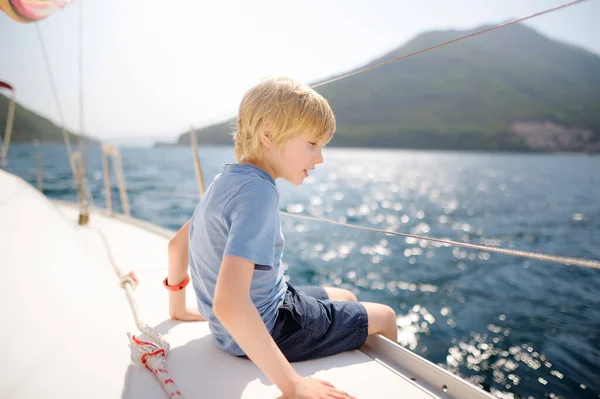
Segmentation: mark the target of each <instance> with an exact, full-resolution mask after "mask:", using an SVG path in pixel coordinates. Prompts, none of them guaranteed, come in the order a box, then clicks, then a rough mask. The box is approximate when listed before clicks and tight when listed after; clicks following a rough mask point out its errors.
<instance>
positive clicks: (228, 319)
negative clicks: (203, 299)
mask: <svg viewBox="0 0 600 399" xmlns="http://www.w3.org/2000/svg"><path fill="white" fill-rule="evenodd" d="M253 272H254V264H253V263H252V262H250V261H249V260H247V259H244V258H240V257H237V256H225V257H224V258H223V263H222V265H221V270H220V271H219V276H218V277H217V285H216V287H215V297H214V301H213V311H214V313H215V316H216V317H217V318H218V319H219V321H220V322H221V323H222V324H223V326H224V327H225V328H226V329H227V331H228V332H229V333H230V334H231V336H232V337H233V339H234V340H235V342H236V343H237V344H238V345H239V346H240V348H242V350H243V351H244V352H245V353H246V355H247V356H248V357H249V358H250V360H252V361H253V362H254V364H256V366H258V368H260V369H261V370H262V372H263V373H265V375H266V376H267V377H269V379H270V380H271V381H273V383H274V384H275V385H277V387H278V388H279V389H280V390H281V392H282V393H283V397H284V398H305V397H306V398H308V397H311V398H312V397H323V398H342V397H351V396H347V395H346V394H345V393H343V392H341V391H338V390H337V389H335V388H334V387H333V385H331V384H330V383H328V382H325V381H320V380H314V379H306V378H303V377H301V376H300V375H298V374H297V373H296V371H295V370H294V369H293V368H292V366H291V365H290V363H289V362H288V360H287V359H286V358H285V356H284V355H283V353H281V350H280V349H279V347H278V346H277V344H276V343H275V341H274V340H273V338H272V337H271V334H270V333H269V331H268V330H267V327H266V326H265V323H264V322H263V320H262V318H261V317H260V314H259V313H258V310H257V309H256V307H255V306H254V304H253V303H252V300H251V299H250V283H251V281H252V274H253ZM313 395H314V396H313Z"/></svg>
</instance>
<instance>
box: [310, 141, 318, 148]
mask: <svg viewBox="0 0 600 399" xmlns="http://www.w3.org/2000/svg"><path fill="white" fill-rule="evenodd" d="M309 144H310V145H312V146H313V147H314V146H316V145H317V143H313V142H309Z"/></svg>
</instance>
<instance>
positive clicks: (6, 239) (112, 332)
mask: <svg viewBox="0 0 600 399" xmlns="http://www.w3.org/2000/svg"><path fill="white" fill-rule="evenodd" d="M76 221H77V208H76V206H75V205H73V204H69V203H64V202H59V201H50V200H49V199H48V198H46V197H44V196H43V195H41V194H40V193H39V192H38V191H37V190H35V189H34V188H33V187H31V186H30V185H29V184H27V183H26V182H24V181H23V180H22V179H20V178H18V177H16V176H13V175H10V174H8V173H6V172H4V171H1V170H0V281H2V282H3V284H4V287H3V289H2V290H0V320H2V328H1V329H0V342H2V343H3V344H4V345H3V346H4V348H3V351H2V352H3V353H2V355H1V356H0V375H2V378H0V397H7V398H8V397H10V398H41V397H44V398H83V397H85V398H117V397H121V398H149V399H151V398H161V399H162V398H165V397H167V395H166V394H165V392H164V391H163V389H162V387H161V385H160V384H159V382H158V381H157V380H156V379H155V377H154V376H153V375H152V374H151V373H150V372H149V371H148V370H146V369H145V368H144V367H143V366H142V365H141V364H140V362H139V356H137V351H136V350H135V348H133V351H132V349H131V348H130V341H129V338H128V333H130V334H132V335H139V332H138V330H137V328H136V326H135V323H134V320H133V317H132V315H131V311H130V308H129V304H128V302H127V299H126V296H125V294H124V291H123V290H122V289H121V288H120V286H119V280H118V278H117V276H116V274H115V272H114V270H113V268H112V266H111V264H110V262H109V260H108V257H107V252H106V248H105V245H104V243H103V241H102V239H101V237H100V235H99V234H98V233H97V231H96V229H98V230H101V231H102V232H103V233H104V235H105V236H106V238H107V240H108V245H109V247H110V249H111V251H112V253H113V256H114V258H115V260H116V263H117V264H118V265H119V267H120V268H121V269H122V270H124V271H130V270H133V271H135V273H136V274H137V277H138V279H139V281H140V284H139V286H138V288H137V290H136V291H135V297H136V301H137V303H138V305H139V309H140V311H141V314H142V317H143V319H144V321H145V322H146V323H147V324H148V325H149V326H150V327H152V328H153V329H154V330H155V331H156V332H158V333H160V334H162V335H163V337H164V338H165V339H166V340H167V341H168V342H169V343H170V345H171V351H170V352H169V354H168V371H169V374H170V376H171V378H173V380H174V381H175V383H176V384H177V387H178V388H179V390H180V391H181V392H182V394H183V396H184V397H188V398H211V399H212V398H223V399H227V398H276V397H278V396H279V395H280V392H279V390H278V389H277V387H276V386H274V385H273V384H272V383H271V382H270V381H269V380H268V378H266V377H265V376H264V375H263V374H262V372H261V371H260V370H259V369H258V368H257V367H256V366H254V364H253V363H252V362H251V361H250V360H246V359H239V358H236V357H233V356H230V355H227V354H225V353H223V352H222V351H220V350H219V349H218V348H217V347H216V346H215V345H214V343H213V340H212V337H211V335H210V332H209V329H208V325H207V324H206V323H205V322H187V323H186V322H178V321H174V320H171V319H170V318H169V315H168V292H167V291H166V290H165V289H164V288H163V287H162V280H163V279H164V277H165V276H166V270H167V269H166V268H167V243H168V240H169V238H170V237H172V235H173V234H174V232H172V231H169V230H166V229H163V228H160V227H157V226H154V225H151V224H149V223H145V222H141V221H139V220H135V219H132V218H127V217H125V216H122V215H117V216H114V217H111V216H108V215H107V214H106V213H105V212H104V211H102V210H94V211H93V212H92V214H91V217H90V226H89V227H81V226H79V225H77V222H76ZM190 287H191V286H190ZM187 300H188V304H189V305H190V306H195V297H194V293H193V290H192V289H188V290H187ZM141 338H142V339H147V337H146V336H144V335H142V336H141ZM132 354H133V356H132ZM293 367H294V368H295V369H296V370H297V372H298V373H299V374H301V375H304V376H314V377H317V378H321V379H325V380H328V381H330V382H332V383H333V384H334V385H335V386H337V387H338V388H340V389H343V390H345V391H347V392H350V393H352V394H353V395H354V396H356V397H357V398H395V397H398V398H411V399H413V398H414V399H421V398H461V399H463V398H466V399H468V398H491V397H492V396H491V395H489V394H488V393H486V392H484V391H482V390H480V389H478V388H475V387H474V386H472V385H470V384H468V383H467V382H465V381H464V380H462V379H460V378H458V377H456V376H454V375H452V374H450V373H448V372H446V371H445V370H442V369H441V368H439V367H437V366H435V365H433V364H431V363H430V362H428V361H426V360H424V359H422V358H420V357H419V356H417V355H415V354H413V353H412V352H410V351H408V350H406V349H404V348H402V347H400V346H399V345H397V344H396V343H392V342H390V341H388V340H386V339H385V338H382V337H380V336H376V337H370V338H369V340H368V341H367V344H365V346H364V347H363V348H362V349H361V350H360V351H352V352H345V353H342V354H339V355H336V356H331V357H327V358H323V359H318V360H312V361H306V362H297V363H293Z"/></svg>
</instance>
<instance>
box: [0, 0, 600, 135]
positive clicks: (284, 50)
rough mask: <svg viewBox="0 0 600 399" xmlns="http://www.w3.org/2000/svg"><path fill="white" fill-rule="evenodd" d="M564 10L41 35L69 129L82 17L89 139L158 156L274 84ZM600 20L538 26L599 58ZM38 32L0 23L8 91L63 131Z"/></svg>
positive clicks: (349, 4) (223, 8)
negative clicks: (271, 79) (432, 37)
mask: <svg viewBox="0 0 600 399" xmlns="http://www.w3.org/2000/svg"><path fill="white" fill-rule="evenodd" d="M565 1H566V0H565ZM563 2H564V1H561V0H527V1H523V0H501V1H491V0H456V1H447V0H422V1H410V2H409V1H399V0H370V1H357V0H346V1H336V0H331V1H328V0H304V1H302V2H300V1H296V2H291V1H281V0H279V1H248V0H246V1H241V0H238V1H216V0H214V1H211V2H207V1H199V0H194V1H191V0H190V1H183V0H181V1H173V2H166V1H158V0H101V1H91V0H90V1H83V0H79V1H77V0H73V3H72V4H71V5H70V6H68V7H67V8H66V9H65V10H63V11H61V12H59V13H57V14H56V15H54V16H52V17H51V18H49V19H47V20H44V21H42V22H40V23H38V26H39V27H40V29H41V31H42V33H43V35H44V40H45V43H46V47H47V49H48V52H49V55H50V62H51V64H52V69H53V72H54V75H55V79H56V82H57V87H58V92H59V97H60V101H61V106H62V109H63V114H64V115H65V121H66V125H67V127H68V128H69V129H72V130H75V131H77V130H79V105H78V104H79V103H78V101H79V96H78V94H79V75H78V22H79V15H80V9H81V7H83V45H84V48H83V65H84V72H83V73H84V83H83V89H84V96H83V100H84V118H83V119H84V130H85V132H86V133H87V134H89V135H91V136H93V137H97V138H101V139H105V140H108V141H114V142H117V143H128V144H133V143H135V142H136V141H139V144H148V143H149V142H151V141H153V140H157V139H160V140H172V139H173V138H175V136H176V135H177V134H179V133H181V132H183V131H185V130H187V129H188V126H189V125H190V124H194V125H195V126H202V125H206V124H209V123H213V122H217V121H221V120H223V119H225V118H227V117H232V116H234V115H235V112H236V110H237V106H238V104H239V101H240V99H241V97H242V95H243V93H244V92H245V91H246V90H247V89H248V88H250V87H251V86H252V85H254V84H255V83H257V82H258V81H259V80H260V79H261V78H263V77H265V76H267V75H273V74H280V75H288V76H291V77H294V78H296V79H299V80H302V81H304V82H307V83H311V82H313V83H314V82H316V81H319V80H322V79H324V78H326V77H328V76H330V75H332V74H335V73H339V72H344V71H347V70H350V69H352V68H356V67H358V66H361V65H363V64H365V63H367V62H368V61H370V60H371V59H373V58H376V57H378V56H381V55H382V54H384V53H385V52H387V51H390V50H392V49H394V48H396V47H398V46H400V45H402V44H403V43H405V42H406V41H407V40H410V39H411V38H412V37H414V36H415V35H417V34H419V33H421V32H423V31H426V30H432V29H465V28H474V27H476V26H478V25H481V24H484V23H498V22H503V21H506V20H508V19H512V18H515V17H521V16H524V15H527V14H530V13H533V12H536V11H540V10H543V9H546V8H551V7H554V6H556V5H559V4H562V3H563ZM167 4H169V6H167ZM599 15H600V0H588V1H586V2H583V3H581V4H577V5H575V6H572V7H569V8H567V9H564V10H560V11H556V12H554V13H551V14H548V15H544V16H541V17H538V18H536V19H533V20H530V21H529V22H528V23H527V25H528V26H530V27H532V28H534V29H536V30H538V31H539V32H540V33H542V34H544V35H546V36H549V37H551V38H555V39H559V40H561V41H565V42H569V43H572V44H575V45H578V46H581V47H583V48H585V49H587V50H589V51H592V52H594V53H596V54H600V30H599V28H598V27H597V25H598V16H599ZM35 29H36V28H35V26H34V25H33V24H17V23H15V22H13V21H12V20H10V19H9V18H8V17H7V16H5V15H4V14H3V13H0V80H5V81H7V82H9V83H11V84H12V85H13V86H15V88H16V90H17V100H18V101H20V102H21V103H22V104H24V105H25V106H27V107H29V108H31V109H32V110H34V111H36V112H39V113H40V114H42V115H44V116H46V117H49V118H50V119H52V120H53V121H55V122H57V123H58V121H59V117H58V111H57V108H56V105H55V102H54V99H53V96H52V91H51V86H50V81H49V78H48V75H47V72H46V68H45V64H44V61H43V58H42V51H41V47H40V44H39V42H38V39H37V34H36V30H35ZM419 57H427V54H424V55H419ZM367 73H369V72H367ZM374 73H377V72H374ZM350 79H352V78H350ZM334 111H335V110H334ZM0 112H5V111H4V110H2V111H0Z"/></svg>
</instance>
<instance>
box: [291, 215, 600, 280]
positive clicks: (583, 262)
mask: <svg viewBox="0 0 600 399" xmlns="http://www.w3.org/2000/svg"><path fill="white" fill-rule="evenodd" d="M279 213H281V214H282V215H286V216H291V217H294V218H298V219H305V220H314V221H318V222H326V223H331V224H337V225H339V226H344V227H351V228H353V229H360V230H367V231H374V232H377V233H385V234H389V235H393V236H401V237H410V238H415V239H418V240H427V241H433V242H439V243H441V244H446V245H452V246H457V247H465V248H471V249H477V250H480V251H488V252H497V253H501V254H506V255H513V256H521V257H524V258H531V259H537V260H543V261H548V262H555V263H563V264H565V265H574V266H581V267H587V268H590V269H597V270H600V261H597V260H593V259H581V258H572V257H566V256H556V255H547V254H542V253H539V252H530V251H519V250H515V249H505V248H499V247H489V246H487V245H477V244H469V243H466V242H460V241H451V240H444V239H441V238H432V237H424V236H419V235H415V234H407V233H397V232H395V231H389V230H381V229H375V228H372V227H364V226H358V225H355V224H348V223H344V222H337V221H335V220H330V219H324V218H319V217H314V216H305V215H296V214H292V213H289V212H284V211H279Z"/></svg>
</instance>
